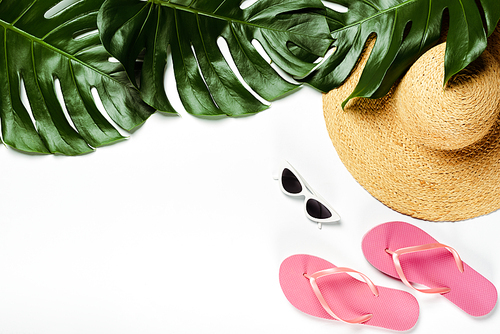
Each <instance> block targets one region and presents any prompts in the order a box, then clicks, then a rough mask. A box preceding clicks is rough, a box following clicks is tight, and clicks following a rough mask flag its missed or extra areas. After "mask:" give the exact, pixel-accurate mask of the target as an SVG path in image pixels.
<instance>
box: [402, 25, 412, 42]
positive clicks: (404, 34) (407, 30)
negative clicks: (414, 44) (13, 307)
mask: <svg viewBox="0 0 500 334" xmlns="http://www.w3.org/2000/svg"><path fill="white" fill-rule="evenodd" d="M412 25H413V22H412V21H409V22H407V23H406V25H405V30H404V31H403V39H402V41H401V42H404V40H405V39H406V37H408V35H409V34H410V31H411V27H412Z"/></svg>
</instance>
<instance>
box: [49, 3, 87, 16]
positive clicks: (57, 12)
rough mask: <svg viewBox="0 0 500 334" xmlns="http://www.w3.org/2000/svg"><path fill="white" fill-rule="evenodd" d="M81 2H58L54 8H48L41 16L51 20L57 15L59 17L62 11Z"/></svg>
mask: <svg viewBox="0 0 500 334" xmlns="http://www.w3.org/2000/svg"><path fill="white" fill-rule="evenodd" d="M82 1H83V0H62V1H61V2H58V3H57V4H56V5H55V6H53V7H52V8H50V9H49V10H48V11H46V12H45V14H43V17H45V18H46V19H51V18H53V17H56V16H58V15H61V14H62V13H63V12H64V11H66V10H68V9H69V8H70V7H72V6H74V5H75V4H76V3H77V2H82Z"/></svg>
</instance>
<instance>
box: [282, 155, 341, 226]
mask: <svg viewBox="0 0 500 334" xmlns="http://www.w3.org/2000/svg"><path fill="white" fill-rule="evenodd" d="M278 180H279V183H280V188H281V191H283V192H284V193H285V194H286V195H288V196H293V197H299V196H304V197H305V200H304V202H305V213H306V216H307V218H309V219H310V220H312V221H313V222H316V223H318V228H321V227H322V223H333V222H337V221H339V220H340V216H339V215H338V214H337V212H335V210H334V209H333V208H332V207H331V206H330V204H328V203H327V202H326V201H325V200H324V199H323V198H322V197H321V196H320V195H319V194H317V193H316V192H314V190H313V189H312V188H311V186H310V185H309V184H307V182H306V181H305V180H304V178H302V176H300V174H299V173H298V172H297V171H296V170H295V168H293V167H292V165H291V164H290V163H289V162H288V161H283V162H282V165H281V168H280V174H279V176H278Z"/></svg>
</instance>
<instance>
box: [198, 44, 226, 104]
mask: <svg viewBox="0 0 500 334" xmlns="http://www.w3.org/2000/svg"><path fill="white" fill-rule="evenodd" d="M191 51H192V52H193V55H194V59H195V60H196V65H197V66H198V72H199V73H200V76H201V79H202V80H203V83H204V84H205V87H206V88H207V91H208V93H209V94H210V98H211V99H212V102H213V103H214V104H215V106H216V107H217V109H220V107H219V105H218V104H217V102H216V101H215V99H214V96H213V95H212V92H210V88H208V85H207V82H206V80H205V76H204V75H203V72H202V71H201V67H200V61H199V60H198V56H197V55H196V50H195V49H194V46H193V44H192V43H191Z"/></svg>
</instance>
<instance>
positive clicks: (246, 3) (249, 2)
mask: <svg viewBox="0 0 500 334" xmlns="http://www.w3.org/2000/svg"><path fill="white" fill-rule="evenodd" d="M257 1H259V0H244V1H243V2H241V4H240V8H241V9H245V8H248V7H250V6H251V5H253V4H254V3H256V2H257Z"/></svg>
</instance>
